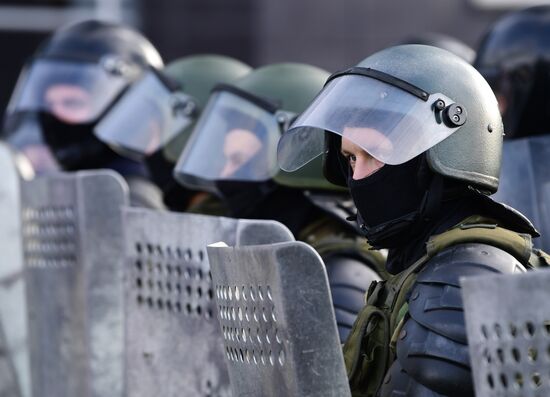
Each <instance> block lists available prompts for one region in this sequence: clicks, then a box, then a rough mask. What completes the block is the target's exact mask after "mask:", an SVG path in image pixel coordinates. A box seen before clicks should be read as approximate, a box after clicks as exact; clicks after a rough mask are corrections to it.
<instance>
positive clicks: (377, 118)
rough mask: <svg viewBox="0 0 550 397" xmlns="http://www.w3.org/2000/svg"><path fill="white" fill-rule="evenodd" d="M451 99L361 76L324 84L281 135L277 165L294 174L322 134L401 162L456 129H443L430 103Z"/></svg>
mask: <svg viewBox="0 0 550 397" xmlns="http://www.w3.org/2000/svg"><path fill="white" fill-rule="evenodd" d="M438 100H443V101H444V103H445V106H449V105H451V104H452V103H454V101H452V100H451V99H450V98H448V97H446V96H445V95H442V94H431V95H430V96H429V98H428V100H427V101H424V100H422V99H420V98H419V97H417V96H415V95H413V94H411V93H409V92H407V91H405V90H403V89H401V88H398V87H396V86H393V85H390V84H387V83H384V82H382V81H379V80H376V79H374V78H371V77H367V76H362V75H355V74H349V75H343V76H341V77H337V78H335V79H334V80H332V81H330V82H329V83H328V84H327V86H326V87H325V88H324V89H323V90H322V91H321V92H320V93H319V95H318V96H317V97H316V98H315V100H314V101H313V103H312V104H311V105H310V106H309V107H308V108H307V109H306V111H305V112H304V113H302V115H301V116H300V117H299V118H298V119H297V120H296V121H295V122H294V123H293V124H292V125H291V127H290V128H289V130H288V131H287V132H286V133H285V134H283V136H282V137H281V140H280V142H279V145H278V153H277V155H278V162H279V166H280V167H281V168H282V169H283V170H285V171H289V172H292V171H295V170H297V169H299V168H301V167H302V166H304V165H305V164H307V163H308V162H310V161H311V160H313V159H314V158H316V157H318V156H319V155H321V154H323V153H324V152H325V150H326V149H325V131H330V132H333V133H335V134H338V135H340V136H342V138H343V139H348V140H350V141H351V142H353V143H354V144H356V145H358V146H359V147H360V148H361V149H363V150H365V151H366V152H368V153H369V154H370V155H371V156H373V157H374V158H376V159H377V160H378V161H381V162H383V163H384V164H390V165H396V164H402V163H405V162H407V161H409V160H411V159H412V158H414V157H416V156H417V155H419V154H420V153H422V152H424V151H426V150H428V149H429V148H431V147H432V146H434V145H436V144H437V143H439V142H441V141H442V140H444V139H445V138H447V137H448V136H449V135H451V134H452V133H453V132H455V131H456V130H457V129H458V128H449V127H447V126H446V125H445V124H444V122H443V120H442V118H441V112H437V111H436V110H435V107H434V103H435V102H436V101H438Z"/></svg>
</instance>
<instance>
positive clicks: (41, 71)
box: [7, 59, 128, 124]
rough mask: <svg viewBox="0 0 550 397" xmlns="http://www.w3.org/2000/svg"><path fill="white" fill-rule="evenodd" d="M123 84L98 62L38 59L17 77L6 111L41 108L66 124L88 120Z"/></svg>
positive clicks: (37, 110)
mask: <svg viewBox="0 0 550 397" xmlns="http://www.w3.org/2000/svg"><path fill="white" fill-rule="evenodd" d="M127 84H128V80H127V78H126V77H124V76H123V75H120V74H117V73H113V72H109V71H108V69H106V68H104V67H103V66H102V65H101V64H95V63H87V62H74V61H64V60H51V59H38V60H36V61H34V62H33V64H32V65H31V66H30V67H29V68H28V69H25V71H24V72H23V73H22V75H21V77H20V78H19V81H18V83H17V86H16V88H15V91H14V94H13V96H12V99H11V101H10V104H9V106H8V110H7V113H8V114H15V113H19V112H39V111H43V112H47V113H50V114H52V115H54V116H56V117H57V118H58V119H60V120H61V121H64V122H66V123H68V124H81V123H90V122H92V121H95V120H96V119H97V118H98V117H99V116H100V115H101V114H102V113H103V112H104V111H105V110H106V109H107V107H108V106H109V105H110V104H111V103H112V102H113V100H114V99H115V98H116V97H117V96H118V94H119V93H120V92H121V91H122V90H123V89H124V88H125V87H126V85H127Z"/></svg>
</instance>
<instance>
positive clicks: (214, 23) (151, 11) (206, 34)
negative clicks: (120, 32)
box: [140, 0, 258, 62]
mask: <svg viewBox="0 0 550 397" xmlns="http://www.w3.org/2000/svg"><path fill="white" fill-rule="evenodd" d="M257 14H258V1H257V0H229V1H228V0H142V1H141V7H140V15H141V28H142V30H143V31H144V32H145V34H146V36H147V37H149V38H150V39H151V41H152V42H153V44H155V45H156V46H157V48H159V50H160V52H161V54H162V55H163V57H164V60H165V61H166V62H169V61H171V60H174V59H176V58H179V57H182V56H185V55H190V54H196V53H203V52H210V53H218V54H223V55H229V56H233V57H236V58H238V59H242V60H245V61H250V60H252V59H254V58H255V54H254V51H255V48H256V39H257V36H256V32H255V26H256V24H255V19H256V15H257Z"/></svg>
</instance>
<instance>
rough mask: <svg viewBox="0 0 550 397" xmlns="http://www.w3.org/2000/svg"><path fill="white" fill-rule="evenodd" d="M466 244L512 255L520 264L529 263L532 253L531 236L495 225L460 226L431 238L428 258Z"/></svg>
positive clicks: (428, 244) (427, 246) (427, 244)
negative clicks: (490, 247)
mask: <svg viewBox="0 0 550 397" xmlns="http://www.w3.org/2000/svg"><path fill="white" fill-rule="evenodd" d="M466 243H478V244H487V245H491V246H494V247H497V248H500V249H502V250H504V251H506V252H508V253H509V254H511V255H513V256H514V257H515V258H516V259H518V260H519V261H520V262H521V263H523V264H527V263H529V258H530V257H531V253H532V251H533V245H532V242H531V236H530V235H528V234H523V233H517V232H513V231H511V230H508V229H504V228H501V227H499V226H497V225H495V224H472V225H470V224H461V225H459V226H458V227H455V228H453V229H450V230H448V231H446V232H444V233H441V234H438V235H436V236H432V237H431V238H430V239H429V240H428V242H427V243H426V250H427V253H428V254H429V255H430V256H434V255H435V254H437V253H438V252H441V251H443V250H445V249H446V248H448V247H450V246H453V245H457V244H466Z"/></svg>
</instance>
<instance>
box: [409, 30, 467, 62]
mask: <svg viewBox="0 0 550 397" xmlns="http://www.w3.org/2000/svg"><path fill="white" fill-rule="evenodd" d="M400 44H422V45H430V46H433V47H438V48H441V49H443V50H447V51H449V52H452V53H453V54H455V55H457V56H459V57H460V58H462V59H464V60H465V61H466V62H468V63H470V64H471V63H473V62H474V59H475V57H476V52H475V50H474V49H473V48H471V47H470V46H469V45H468V44H466V43H464V42H462V41H460V40H458V39H457V38H454V37H451V36H447V35H445V34H442V33H432V32H426V33H419V34H416V35H413V36H411V37H409V38H407V39H406V40H403V41H402V42H401V43H400Z"/></svg>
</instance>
